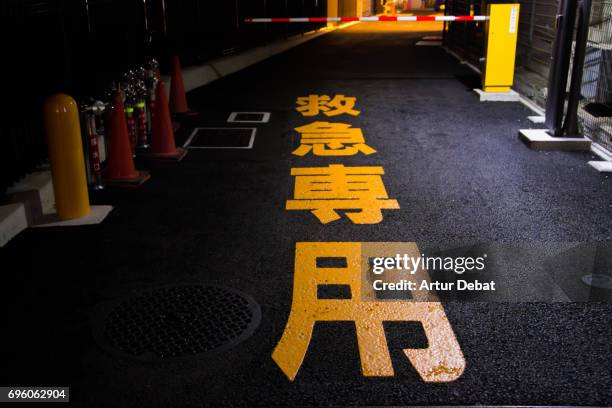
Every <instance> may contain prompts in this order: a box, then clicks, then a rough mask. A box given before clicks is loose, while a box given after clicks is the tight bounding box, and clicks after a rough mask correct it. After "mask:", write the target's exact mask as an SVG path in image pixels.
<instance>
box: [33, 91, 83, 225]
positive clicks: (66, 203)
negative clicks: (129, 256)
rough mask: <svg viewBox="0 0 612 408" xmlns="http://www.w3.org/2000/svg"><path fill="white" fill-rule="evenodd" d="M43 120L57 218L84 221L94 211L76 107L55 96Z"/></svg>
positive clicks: (69, 99) (70, 102)
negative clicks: (88, 186) (91, 207)
mask: <svg viewBox="0 0 612 408" xmlns="http://www.w3.org/2000/svg"><path fill="white" fill-rule="evenodd" d="M44 116H45V130H46V133H47V146H48V148H49V162H50V163H51V174H52V176H53V191H54V193H55V206H56V209H57V215H58V216H59V218H60V219H61V220H72V219H76V218H82V217H85V216H86V215H89V213H90V211H91V209H90V208H89V195H88V193H87V181H86V178H85V158H84V156H83V144H82V142H81V126H80V124H79V110H78V107H77V103H76V101H75V100H74V99H72V98H71V97H70V96H68V95H65V94H55V95H52V96H50V97H49V98H47V100H46V101H45V103H44Z"/></svg>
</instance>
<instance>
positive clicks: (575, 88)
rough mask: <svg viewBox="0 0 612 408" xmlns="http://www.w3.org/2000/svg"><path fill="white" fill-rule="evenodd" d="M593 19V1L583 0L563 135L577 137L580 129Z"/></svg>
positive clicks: (579, 12)
mask: <svg viewBox="0 0 612 408" xmlns="http://www.w3.org/2000/svg"><path fill="white" fill-rule="evenodd" d="M590 19H591V0H581V1H580V4H579V6H578V29H577V32H576V46H575V48H574V62H573V64H572V79H571V83H570V93H569V100H568V103H567V114H566V116H565V123H564V124H563V134H564V135H566V136H571V137H577V136H578V135H579V133H580V130H579V129H578V103H579V102H580V94H581V91H582V73H583V71H584V58H585V55H586V46H587V40H588V38H589V21H590Z"/></svg>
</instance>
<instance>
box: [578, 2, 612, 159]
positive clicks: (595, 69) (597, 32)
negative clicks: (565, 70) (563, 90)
mask: <svg viewBox="0 0 612 408" xmlns="http://www.w3.org/2000/svg"><path fill="white" fill-rule="evenodd" d="M581 94H582V100H581V102H580V105H579V110H578V116H579V118H580V124H581V127H582V131H583V132H584V134H585V135H586V136H587V137H589V138H591V139H592V140H594V141H596V142H598V143H600V144H601V145H602V146H604V147H605V148H606V149H607V150H609V151H611V152H612V0H595V1H594V2H593V6H592V8H591V21H590V27H589V38H588V42H587V52H586V58H585V62H584V67H583V80H582V91H581Z"/></svg>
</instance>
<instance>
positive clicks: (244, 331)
mask: <svg viewBox="0 0 612 408" xmlns="http://www.w3.org/2000/svg"><path fill="white" fill-rule="evenodd" d="M260 321H261V311H260V309H259V305H258V304H257V303H256V302H255V301H254V300H253V299H252V298H251V297H250V296H248V295H246V294H244V293H242V292H239V291H237V290H234V289H230V288H227V287H223V286H212V285H206V286H205V285H179V286H171V287H163V288H159V289H154V290H151V291H148V292H145V293H143V294H141V295H139V296H135V297H132V298H129V299H126V300H123V301H121V302H119V303H117V304H115V305H113V306H112V307H109V308H107V310H106V312H105V313H103V315H102V316H101V318H100V319H98V324H97V325H96V328H95V329H94V330H95V337H96V338H97V339H98V341H99V342H100V343H101V345H102V346H103V347H104V348H107V349H109V350H110V351H113V352H115V353H119V354H121V355H123V356H128V357H133V358H137V359H140V360H160V359H172V358H180V357H187V356H196V355H202V354H207V353H218V352H221V351H225V350H227V349H229V348H231V347H233V346H235V345H236V344H238V343H240V342H241V341H243V340H245V339H246V338H248V337H250V336H251V335H252V334H253V332H254V331H255V329H256V328H257V326H258V325H259V323H260Z"/></svg>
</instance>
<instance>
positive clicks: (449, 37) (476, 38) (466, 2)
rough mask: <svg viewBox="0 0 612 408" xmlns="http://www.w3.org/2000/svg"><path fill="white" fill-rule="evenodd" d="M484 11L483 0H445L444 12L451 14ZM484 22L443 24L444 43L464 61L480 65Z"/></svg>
mask: <svg viewBox="0 0 612 408" xmlns="http://www.w3.org/2000/svg"><path fill="white" fill-rule="evenodd" d="M485 12H486V5H485V3H484V2H480V1H475V0H446V3H445V9H444V14H446V15H451V16H465V15H481V14H484V13H485ZM484 26H485V25H484V23H483V22H477V23H471V22H454V23H452V24H445V32H444V42H445V45H446V46H447V47H448V48H450V49H451V50H453V51H454V52H456V53H457V54H459V55H461V56H462V57H463V58H464V59H465V60H466V61H468V62H470V63H472V64H473V65H475V66H480V58H481V57H483V56H484Z"/></svg>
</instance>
